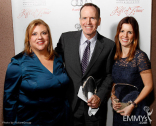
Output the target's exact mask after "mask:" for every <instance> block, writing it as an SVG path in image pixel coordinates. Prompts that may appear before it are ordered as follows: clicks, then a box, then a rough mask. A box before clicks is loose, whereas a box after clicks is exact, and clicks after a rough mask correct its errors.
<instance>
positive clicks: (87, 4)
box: [80, 3, 100, 18]
mask: <svg viewBox="0 0 156 126" xmlns="http://www.w3.org/2000/svg"><path fill="white" fill-rule="evenodd" d="M85 6H92V7H95V9H96V11H97V13H98V18H100V8H99V7H98V6H96V5H95V4H93V3H85V4H84V5H83V6H82V7H81V9H80V17H81V10H82V9H83V8H84V7H85Z"/></svg>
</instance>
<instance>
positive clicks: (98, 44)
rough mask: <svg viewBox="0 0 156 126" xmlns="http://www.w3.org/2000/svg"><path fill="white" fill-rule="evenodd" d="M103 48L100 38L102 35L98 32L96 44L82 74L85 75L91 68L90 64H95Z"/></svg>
mask: <svg viewBox="0 0 156 126" xmlns="http://www.w3.org/2000/svg"><path fill="white" fill-rule="evenodd" d="M103 48H104V41H103V40H102V36H101V35H100V34H99V33H98V37H97V41H96V45H95V48H94V51H93V54H92V57H91V60H90V62H89V65H88V67H87V70H86V72H85V73H84V75H83V76H85V75H86V74H87V73H88V72H89V71H90V70H91V68H92V66H93V65H94V64H95V62H96V60H97V59H98V57H99V55H100V53H101V51H102V50H103Z"/></svg>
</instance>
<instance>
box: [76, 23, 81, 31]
mask: <svg viewBox="0 0 156 126" xmlns="http://www.w3.org/2000/svg"><path fill="white" fill-rule="evenodd" d="M75 28H76V29H77V30H78V31H79V30H81V25H80V24H78V23H77V24H75Z"/></svg>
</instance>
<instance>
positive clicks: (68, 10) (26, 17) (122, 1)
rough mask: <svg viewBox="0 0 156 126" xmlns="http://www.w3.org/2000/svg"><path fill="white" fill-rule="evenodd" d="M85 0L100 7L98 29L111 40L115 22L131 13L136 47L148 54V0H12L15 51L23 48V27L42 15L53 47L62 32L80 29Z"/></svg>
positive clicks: (149, 30)
mask: <svg viewBox="0 0 156 126" xmlns="http://www.w3.org/2000/svg"><path fill="white" fill-rule="evenodd" d="M85 3H94V4H96V5H97V6H99V7H100V10H101V25H100V26H99V27H98V32H99V33H100V34H102V35H103V36H105V37H107V38H110V39H112V40H114V36H115V34H116V28H117V24H118V22H119V21H120V20H121V19H122V18H123V17H125V16H133V17H135V18H136V20H137V21H138V23H139V27H140V47H141V49H142V50H143V51H145V52H146V53H147V55H148V56H149V58H150V43H151V4H152V1H151V0H12V16H13V30H14V43H15V54H17V53H19V52H21V51H22V50H23V48H24V37H25V30H26V27H27V26H28V24H29V23H30V22H31V21H32V20H34V19H39V18H40V19H43V20H44V21H45V22H46V23H47V24H48V25H49V27H50V29H51V34H52V40H53V46H54V47H55V46H56V44H57V42H58V40H59V38H60V36H61V34H62V33H63V32H68V31H76V30H81V26H80V24H79V17H80V15H79V11H80V8H81V6H82V5H84V4H85Z"/></svg>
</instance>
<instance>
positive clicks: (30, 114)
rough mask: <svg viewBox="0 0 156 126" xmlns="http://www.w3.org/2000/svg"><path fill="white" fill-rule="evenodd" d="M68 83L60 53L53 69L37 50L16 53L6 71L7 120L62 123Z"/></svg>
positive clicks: (5, 103) (5, 117) (38, 123)
mask: <svg viewBox="0 0 156 126" xmlns="http://www.w3.org/2000/svg"><path fill="white" fill-rule="evenodd" d="M68 83H69V78H68V76H67V74H66V71H65V69H64V65H63V61H62V58H61V56H59V57H56V56H55V58H54V63H53V73H51V72H50V71H49V70H48V69H47V68H46V67H45V66H43V65H42V64H41V62H40V61H39V59H38V57H37V56H36V55H35V54H33V56H28V55H26V54H22V53H20V54H18V55H16V56H15V57H13V58H12V59H11V63H10V64H9V65H8V68H7V72H6V78H5V85H4V101H3V113H4V124H5V123H8V124H14V125H16V124H18V125H19V124H21V125H30V124H31V125H44V126H45V125H52V126H54V125H56V126H58V125H63V124H62V123H64V122H65V120H66V119H67V116H68V108H69V104H68V101H67V100H66V97H65V93H66V88H67V86H68Z"/></svg>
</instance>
